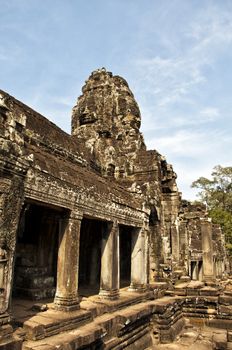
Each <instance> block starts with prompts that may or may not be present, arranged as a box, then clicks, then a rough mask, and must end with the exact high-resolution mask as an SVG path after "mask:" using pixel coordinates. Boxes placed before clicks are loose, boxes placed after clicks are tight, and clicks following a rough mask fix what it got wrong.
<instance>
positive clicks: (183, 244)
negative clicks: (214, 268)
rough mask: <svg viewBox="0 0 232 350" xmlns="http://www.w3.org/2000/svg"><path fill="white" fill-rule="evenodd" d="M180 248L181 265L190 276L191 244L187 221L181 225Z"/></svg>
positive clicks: (183, 221)
mask: <svg viewBox="0 0 232 350" xmlns="http://www.w3.org/2000/svg"><path fill="white" fill-rule="evenodd" d="M179 246H180V260H179V262H180V264H181V265H182V266H183V269H185V273H186V274H187V275H188V274H189V242H188V230H187V221H185V220H182V221H181V222H180V225H179Z"/></svg>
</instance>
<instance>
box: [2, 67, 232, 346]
mask: <svg viewBox="0 0 232 350" xmlns="http://www.w3.org/2000/svg"><path fill="white" fill-rule="evenodd" d="M140 122H141V116H140V110H139V107H138V105H137V103H136V101H135V99H134V96H133V94H132V92H131V90H130V89H129V86H128V84H127V82H126V81H125V80H124V79H123V78H121V77H119V76H114V75H112V73H110V72H107V71H106V70H105V69H100V70H97V71H95V72H93V73H92V74H91V75H90V77H89V79H88V80H87V81H86V83H85V85H84V87H83V89H82V95H81V96H80V97H79V98H78V100H77V103H76V105H75V106H74V108H73V114H72V133H71V135H68V134H66V133H65V132H64V131H62V130H61V129H59V128H58V127H57V126H56V125H54V124H53V123H51V122H50V121H49V120H47V119H46V118H45V117H43V116H42V115H40V114H39V113H37V112H35V111H34V110H32V109H31V108H30V107H28V106H26V105H24V104H23V103H22V102H19V101H18V100H16V99H15V98H13V97H12V96H10V95H8V94H7V93H5V92H4V91H0V144H1V148H0V174H1V177H0V214H1V215H0V349H6V350H8V349H14V350H20V349H24V350H55V349H62V350H70V349H72V350H74V349H92V350H93V349H115V350H118V349H128V350H130V349H135V350H136V349H138V350H142V349H156V348H157V349H158V348H159V346H160V344H163V343H170V342H172V341H173V340H174V339H175V337H176V336H177V335H178V334H179V333H180V332H181V331H182V329H184V327H187V326H186V324H191V325H194V324H196V325H198V326H200V327H203V326H204V327H216V328H221V329H223V330H224V333H223V334H221V333H220V334H219V338H220V337H221V338H223V337H224V338H223V339H224V343H223V342H222V340H221V338H220V339H219V341H221V343H223V344H224V345H225V344H226V345H225V346H228V348H229V349H232V347H229V346H230V345H231V344H232V343H230V341H232V332H231V331H230V330H231V329H232V323H231V319H232V307H231V306H230V305H231V301H232V286H231V285H230V283H229V282H228V281H229V280H228V273H229V271H228V266H227V265H228V264H227V259H226V252H225V245H224V236H223V233H222V231H221V229H220V227H219V226H218V225H212V223H211V221H210V219H209V218H208V216H207V211H206V208H205V207H204V206H203V205H201V204H199V205H197V204H195V205H193V204H191V203H189V202H187V201H184V200H182V198H181V193H180V192H179V191H178V188H177V185H176V174H175V172H174V171H173V168H172V166H171V165H170V164H168V163H167V161H166V159H165V158H164V157H163V156H162V155H160V154H159V153H158V152H157V151H156V150H152V151H151V150H147V149H146V145H145V143H144V139H143V136H142V134H141V132H140ZM225 330H226V331H225ZM225 332H226V333H225ZM225 334H226V339H225ZM196 346H197V345H196ZM195 348H196V347H195ZM219 348H220V347H218V349H219ZM222 348H223V349H224V347H222ZM220 349H221V348H220Z"/></svg>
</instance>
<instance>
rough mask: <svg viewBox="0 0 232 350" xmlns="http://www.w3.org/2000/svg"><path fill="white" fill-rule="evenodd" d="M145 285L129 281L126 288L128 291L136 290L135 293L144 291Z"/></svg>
mask: <svg viewBox="0 0 232 350" xmlns="http://www.w3.org/2000/svg"><path fill="white" fill-rule="evenodd" d="M146 290H147V287H146V286H145V285H144V284H133V283H131V285H130V287H129V288H128V291H129V292H137V293H144V292H146Z"/></svg>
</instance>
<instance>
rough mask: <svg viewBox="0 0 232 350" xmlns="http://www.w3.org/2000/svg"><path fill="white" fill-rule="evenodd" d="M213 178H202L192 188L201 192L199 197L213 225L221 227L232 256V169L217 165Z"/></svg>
mask: <svg viewBox="0 0 232 350" xmlns="http://www.w3.org/2000/svg"><path fill="white" fill-rule="evenodd" d="M211 176H212V177H211V179H207V178H205V177H200V178H199V179H198V180H196V181H194V182H193V183H192V187H193V188H197V189H199V190H200V192H199V193H198V197H199V198H200V201H201V202H203V203H205V204H206V206H207V208H208V211H209V216H210V217H211V218H212V221H213V223H215V224H220V225H221V227H222V229H223V231H224V233H225V239H226V246H227V249H228V251H229V252H230V254H231V255H232V167H222V166H221V165H217V166H215V167H214V168H213V171H212V174H211Z"/></svg>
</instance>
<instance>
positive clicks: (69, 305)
mask: <svg viewBox="0 0 232 350" xmlns="http://www.w3.org/2000/svg"><path fill="white" fill-rule="evenodd" d="M53 308H54V309H55V310H60V311H68V312H69V311H75V310H79V309H80V304H79V299H78V298H76V297H74V298H65V297H59V296H56V297H55V299H54V305H53Z"/></svg>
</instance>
